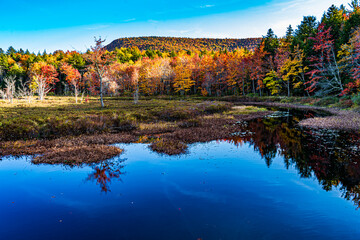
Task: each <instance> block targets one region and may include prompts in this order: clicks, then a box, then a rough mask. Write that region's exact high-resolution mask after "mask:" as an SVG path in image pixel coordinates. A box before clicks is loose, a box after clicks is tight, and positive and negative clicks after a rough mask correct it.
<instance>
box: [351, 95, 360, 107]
mask: <svg viewBox="0 0 360 240" xmlns="http://www.w3.org/2000/svg"><path fill="white" fill-rule="evenodd" d="M351 100H352V101H353V103H354V104H356V105H357V106H360V94H357V95H353V96H352V97H351Z"/></svg>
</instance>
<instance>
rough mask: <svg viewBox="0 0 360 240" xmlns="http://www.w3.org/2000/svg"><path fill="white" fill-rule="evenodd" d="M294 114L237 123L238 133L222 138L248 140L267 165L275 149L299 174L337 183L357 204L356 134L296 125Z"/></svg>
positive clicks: (359, 163)
mask: <svg viewBox="0 0 360 240" xmlns="http://www.w3.org/2000/svg"><path fill="white" fill-rule="evenodd" d="M297 122H298V119H297V118H296V117H284V118H265V119H257V120H254V121H251V122H249V123H248V124H242V125H241V131H240V132H241V134H235V135H234V136H233V137H231V138H229V139H225V140H226V141H228V142H231V143H233V144H235V145H242V144H243V143H249V144H250V145H251V146H253V147H254V149H255V151H258V152H259V153H260V155H261V156H262V157H263V158H264V159H265V161H266V164H267V165H268V166H269V167H270V165H271V163H272V160H273V158H274V157H275V156H276V154H277V153H278V154H279V155H281V156H282V157H283V158H284V162H285V165H286V166H287V167H289V166H290V165H294V166H295V168H296V169H297V170H298V172H299V174H300V176H301V177H305V178H308V177H311V176H316V178H317V179H318V181H319V183H320V184H321V185H322V186H323V188H324V189H325V190H327V191H329V190H331V189H332V188H333V187H339V189H340V190H341V191H342V193H343V196H344V197H345V198H346V199H350V200H352V201H354V203H355V204H356V205H357V206H359V207H360V134H359V133H350V132H339V131H330V130H309V129H305V130H304V129H300V128H298V127H297V126H296V125H295V124H296V123H297Z"/></svg>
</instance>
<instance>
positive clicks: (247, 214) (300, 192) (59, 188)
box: [0, 111, 360, 240]
mask: <svg viewBox="0 0 360 240" xmlns="http://www.w3.org/2000/svg"><path fill="white" fill-rule="evenodd" d="M308 114H314V113H311V112H299V111H281V112H277V113H276V114H275V115H273V116H271V117H268V118H265V119H257V120H254V121H250V122H239V123H238V124H239V126H240V131H239V132H236V133H234V134H233V136H232V137H231V138H229V139H220V140H218V141H213V142H210V143H198V144H193V145H191V146H190V148H189V153H188V154H186V155H181V156H172V157H170V156H165V155H160V154H157V153H154V152H152V151H151V150H150V149H149V148H148V145H147V144H118V145H117V146H119V147H121V148H124V149H125V152H124V154H122V155H120V156H119V157H116V158H114V159H110V160H108V161H104V162H102V163H100V164H94V165H87V166H83V167H67V166H61V165H55V166H54V165H45V164H43V165H33V164H31V157H21V158H18V159H14V158H13V157H5V158H3V159H2V161H0V182H1V184H0V192H1V198H0V213H1V214H0V236H1V237H0V239H9V240H12V239H30V240H31V239H360V227H359V226H360V211H359V210H356V209H357V207H358V204H359V200H358V199H359V192H360V190H359V189H360V187H359V186H360V184H359V183H360V163H359V161H360V159H359V146H360V145H359V136H358V133H352V132H339V131H323V130H314V129H313V130H311V129H303V128H299V127H298V126H297V124H296V123H297V122H298V121H299V120H300V119H303V118H304V117H306V116H305V115H308Z"/></svg>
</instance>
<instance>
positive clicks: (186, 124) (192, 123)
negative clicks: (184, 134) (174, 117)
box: [178, 119, 200, 128]
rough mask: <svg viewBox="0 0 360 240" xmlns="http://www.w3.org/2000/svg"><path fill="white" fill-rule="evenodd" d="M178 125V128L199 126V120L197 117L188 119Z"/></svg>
mask: <svg viewBox="0 0 360 240" xmlns="http://www.w3.org/2000/svg"><path fill="white" fill-rule="evenodd" d="M178 126H179V127H180V128H191V127H199V126H200V121H199V120H198V119H189V120H187V121H184V122H181V123H179V124H178Z"/></svg>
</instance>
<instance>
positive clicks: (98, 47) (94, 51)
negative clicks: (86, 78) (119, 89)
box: [85, 38, 113, 108]
mask: <svg viewBox="0 0 360 240" xmlns="http://www.w3.org/2000/svg"><path fill="white" fill-rule="evenodd" d="M104 42H105V40H102V39H101V38H99V39H96V38H95V46H93V47H91V48H90V49H91V51H89V52H88V53H87V54H86V55H85V58H86V60H87V61H88V62H89V66H88V70H90V71H93V73H94V74H95V76H94V77H96V78H98V80H99V83H100V86H99V87H100V91H99V94H100V102H101V107H102V108H104V107H105V105H104V99H103V94H104V92H103V87H104V86H103V82H104V77H105V75H106V72H107V71H108V67H109V65H110V64H111V63H112V62H113V57H112V55H111V54H110V53H109V52H108V51H106V50H105V49H104V48H103V45H102V44H103V43H104Z"/></svg>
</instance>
